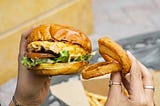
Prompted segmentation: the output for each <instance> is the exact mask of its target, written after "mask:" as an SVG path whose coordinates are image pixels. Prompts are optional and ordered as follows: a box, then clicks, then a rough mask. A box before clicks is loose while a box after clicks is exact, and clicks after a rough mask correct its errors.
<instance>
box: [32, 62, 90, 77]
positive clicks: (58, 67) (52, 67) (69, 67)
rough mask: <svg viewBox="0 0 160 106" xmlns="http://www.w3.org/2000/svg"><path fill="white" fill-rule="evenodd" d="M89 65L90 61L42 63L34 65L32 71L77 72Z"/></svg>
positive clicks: (40, 73) (63, 73) (38, 72)
mask: <svg viewBox="0 0 160 106" xmlns="http://www.w3.org/2000/svg"><path fill="white" fill-rule="evenodd" d="M87 65H88V62H71V63H55V64H40V65H38V66H36V67H33V68H32V69H31V71H32V72H34V73H36V74H39V75H53V76H54V75H65V74H74V73H77V72H79V71H81V69H82V67H84V66H87Z"/></svg>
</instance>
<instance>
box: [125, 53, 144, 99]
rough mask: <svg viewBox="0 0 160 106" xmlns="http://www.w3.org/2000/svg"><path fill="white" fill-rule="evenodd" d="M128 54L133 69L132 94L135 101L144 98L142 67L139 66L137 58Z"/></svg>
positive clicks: (131, 71)
mask: <svg viewBox="0 0 160 106" xmlns="http://www.w3.org/2000/svg"><path fill="white" fill-rule="evenodd" d="M127 54H128V56H129V58H130V60H131V69H130V94H131V96H132V97H133V98H134V99H135V98H136V99H138V98H137V97H139V98H143V97H144V89H143V82H142V75H141V67H140V65H139V64H138V61H137V60H136V58H135V57H134V56H133V55H132V54H131V53H130V52H129V51H127Z"/></svg>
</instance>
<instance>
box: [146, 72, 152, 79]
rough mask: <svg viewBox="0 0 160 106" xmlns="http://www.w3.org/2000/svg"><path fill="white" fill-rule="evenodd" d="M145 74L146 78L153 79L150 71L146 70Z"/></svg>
mask: <svg viewBox="0 0 160 106" xmlns="http://www.w3.org/2000/svg"><path fill="white" fill-rule="evenodd" d="M146 76H147V78H148V79H150V80H153V75H152V74H151V72H150V71H147V73H146Z"/></svg>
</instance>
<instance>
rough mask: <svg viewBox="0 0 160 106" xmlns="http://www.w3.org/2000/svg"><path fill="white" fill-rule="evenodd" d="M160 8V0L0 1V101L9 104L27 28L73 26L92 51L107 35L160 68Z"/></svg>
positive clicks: (155, 67) (149, 63)
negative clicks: (87, 42)
mask: <svg viewBox="0 0 160 106" xmlns="http://www.w3.org/2000/svg"><path fill="white" fill-rule="evenodd" d="M159 11H160V0H14V1H13V0H0V20H1V21H0V22H1V26H0V50H1V52H0V67H1V69H0V103H1V104H2V106H3V105H4V106H7V104H8V102H9V101H10V99H11V97H12V95H13V93H14V89H15V86H16V76H17V55H18V45H19V41H20V36H21V33H22V32H23V31H25V30H26V29H28V28H29V27H31V26H33V25H37V24H44V23H57V24H63V25H70V26H74V27H75V28H78V29H80V30H81V31H83V32H85V33H86V34H88V36H89V37H90V39H91V41H92V45H93V49H94V50H96V49H97V39H98V38H100V37H103V36H105V35H107V36H109V37H110V38H112V39H114V40H116V41H117V42H119V43H120V44H121V45H122V46H123V47H124V48H125V49H127V50H130V51H131V52H132V53H134V55H135V56H136V57H137V58H139V59H140V60H141V61H142V62H143V63H144V64H145V65H147V66H148V67H149V68H154V69H156V70H159V69H160V68H159V67H157V66H158V65H159V61H160V59H159V58H157V57H159V51H160V50H159V48H160V46H159V45H160V32H159V30H160V13H159ZM148 54H150V55H148ZM142 57H147V58H142ZM96 58H99V57H98V56H97V57H96ZM159 66H160V65H159ZM51 106H52V105H51Z"/></svg>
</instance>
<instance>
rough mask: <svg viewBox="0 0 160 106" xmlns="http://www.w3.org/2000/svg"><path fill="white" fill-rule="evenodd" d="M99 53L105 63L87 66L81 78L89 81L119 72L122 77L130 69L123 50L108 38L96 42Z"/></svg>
mask: <svg viewBox="0 0 160 106" xmlns="http://www.w3.org/2000/svg"><path fill="white" fill-rule="evenodd" d="M98 44H99V53H100V54H101V56H102V57H103V58H104V60H105V62H99V63H96V64H92V65H90V66H87V67H86V68H85V69H83V70H82V77H83V78H84V79H89V78H93V77H97V76H101V75H105V74H109V73H112V72H117V71H121V72H122V75H123V76H124V75H125V74H127V73H128V72H129V70H130V67H131V62H130V59H129V58H128V55H127V53H126V52H125V50H124V49H123V48H122V47H121V46H120V45H119V44H118V43H116V42H114V41H113V40H111V39H110V38H108V37H104V38H100V39H99V40H98Z"/></svg>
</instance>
